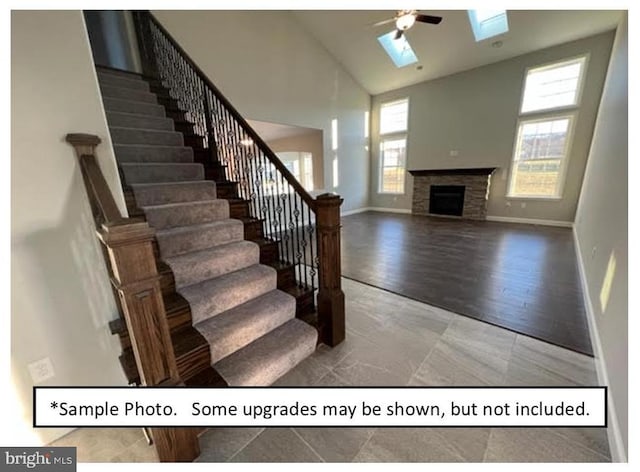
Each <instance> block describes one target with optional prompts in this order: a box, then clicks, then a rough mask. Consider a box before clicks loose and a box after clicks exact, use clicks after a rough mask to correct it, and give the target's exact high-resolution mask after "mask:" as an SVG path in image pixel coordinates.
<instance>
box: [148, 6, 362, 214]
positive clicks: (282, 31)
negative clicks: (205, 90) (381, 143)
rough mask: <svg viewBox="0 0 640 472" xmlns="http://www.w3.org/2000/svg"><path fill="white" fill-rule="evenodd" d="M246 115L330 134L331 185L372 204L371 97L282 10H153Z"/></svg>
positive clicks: (349, 204) (327, 177) (327, 165)
mask: <svg viewBox="0 0 640 472" xmlns="http://www.w3.org/2000/svg"><path fill="white" fill-rule="evenodd" d="M153 13H154V15H156V17H157V18H158V20H159V21H160V22H161V23H162V24H163V25H164V26H165V27H166V28H167V30H168V31H169V32H170V33H171V35H172V36H173V37H174V38H175V39H176V40H177V41H178V43H179V44H180V45H181V46H182V47H183V48H184V49H185V51H186V52H187V53H188V54H189V55H190V56H191V57H192V58H193V59H194V61H195V62H196V63H197V64H198V66H199V67H200V68H201V69H202V70H203V71H204V72H205V73H206V74H207V75H208V76H209V79H211V81H212V82H213V83H214V84H216V86H217V87H218V88H219V89H220V90H221V91H222V93H223V94H225V95H226V96H227V98H228V99H229V100H230V101H231V103H233V105H234V106H235V107H236V108H237V109H238V111H239V112H240V113H241V114H242V115H243V116H244V117H245V118H247V117H250V118H252V119H255V120H260V121H271V122H274V123H282V124H289V125H295V126H305V127H309V128H317V129H321V130H323V135H324V187H325V188H326V189H327V190H330V191H335V192H337V193H339V194H340V195H342V197H343V198H344V199H345V201H344V204H343V207H342V208H343V210H349V209H354V208H361V207H366V206H367V203H368V196H369V195H368V193H369V153H368V151H367V150H366V148H365V146H366V144H367V141H368V140H367V139H365V137H364V118H365V112H367V111H368V110H369V106H370V97H369V94H368V93H367V92H366V91H365V90H364V89H363V88H362V87H360V86H359V85H358V84H357V83H356V82H355V81H354V80H353V78H352V77H351V76H350V75H349V74H348V73H347V72H346V71H345V69H344V68H343V67H342V66H341V65H340V64H339V63H338V62H337V61H336V60H335V59H334V58H333V57H332V56H331V55H330V54H329V53H328V52H327V50H326V49H324V47H322V46H321V45H320V43H319V42H318V41H317V40H316V39H314V38H313V37H312V36H310V35H309V34H308V33H307V32H306V31H305V30H304V29H302V27H301V26H300V25H299V24H298V22H297V21H296V20H295V18H294V17H293V16H292V15H291V13H288V12H283V11H154V12H153ZM334 118H337V120H338V162H339V179H338V180H339V186H338V188H337V189H333V188H332V170H331V169H332V168H331V165H332V158H333V156H332V151H331V120H332V119H334Z"/></svg>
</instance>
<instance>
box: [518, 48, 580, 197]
mask: <svg viewBox="0 0 640 472" xmlns="http://www.w3.org/2000/svg"><path fill="white" fill-rule="evenodd" d="M589 57H590V54H589V53H585V54H579V55H576V56H572V57H566V58H563V59H559V60H555V61H550V62H546V63H544V64H537V65H535V66H531V67H527V68H526V69H525V71H524V77H523V79H522V92H521V93H520V104H519V108H518V120H517V122H516V128H515V136H514V140H513V141H514V142H513V150H512V152H511V163H510V166H509V174H508V176H507V195H506V198H507V199H511V200H547V201H549V200H562V199H563V198H564V188H565V184H566V180H567V169H568V168H569V161H570V159H571V149H572V148H573V137H574V133H575V128H576V124H577V121H578V111H579V109H580V104H581V103H582V93H583V90H584V86H585V81H586V76H587V68H588V66H589ZM577 59H584V62H583V64H582V68H581V69H580V75H579V76H578V90H577V92H576V100H575V103H574V104H572V105H561V106H557V107H551V108H543V109H540V110H531V111H526V112H523V111H522V105H523V104H524V94H525V91H526V90H525V89H526V85H527V76H528V75H529V72H530V71H532V70H536V69H544V68H552V67H557V66H559V65H561V64H563V63H567V62H572V61H575V60H577ZM566 117H569V118H570V121H569V129H568V130H567V140H566V143H565V153H564V158H563V159H562V162H561V165H560V170H559V172H558V188H557V193H556V195H552V196H545V195H520V194H513V193H512V179H513V177H514V171H515V163H516V160H515V157H516V152H517V150H518V147H519V144H520V143H519V135H520V127H521V126H522V124H523V123H534V122H540V121H552V120H556V119H562V118H566Z"/></svg>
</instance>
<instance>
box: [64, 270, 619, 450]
mask: <svg viewBox="0 0 640 472" xmlns="http://www.w3.org/2000/svg"><path fill="white" fill-rule="evenodd" d="M343 289H344V292H345V294H346V299H347V339H346V340H345V341H344V342H343V343H342V344H341V345H339V346H337V347H336V348H334V349H329V348H326V347H325V346H320V348H319V349H318V350H317V352H316V353H315V354H313V355H312V356H311V357H310V358H308V359H307V360H305V361H304V362H303V363H302V364H300V365H299V366H298V367H296V368H295V369H294V370H292V371H291V372H289V373H288V374H287V375H286V376H284V377H283V378H281V379H280V380H278V382H277V383H276V385H281V386H287V385H304V386H316V385H317V386H323V385H335V386H349V385H392V386H393V385H425V386H428V385H444V386H450V385H456V386H457V385H470V386H484V385H514V386H517V385H532V386H537V385H541V386H546V385H553V386H564V385H597V381H596V374H595V367H594V363H593V359H592V358H590V357H587V356H584V355H581V354H577V353H575V352H573V351H569V350H566V349H563V348H560V347H557V346H554V345H551V344H547V343H545V342H541V341H538V340H536V339H533V338H528V337H526V336H522V335H519V334H516V333H513V332H511V331H507V330H505V329H502V328H498V327H494V326H492V325H489V324H486V323H482V322H480V321H476V320H473V319H471V318H466V317H463V316H460V315H456V314H454V313H450V312H447V311H445V310H442V309H439V308H434V307H431V306H429V305H425V304H423V303H419V302H416V301H413V300H409V299H406V298H403V297H401V296H398V295H394V294H392V293H389V292H385V291H383V290H379V289H377V288H373V287H370V286H367V285H364V284H360V283H358V282H354V281H352V280H348V279H343ZM53 445H59V446H64V445H77V446H78V460H79V461H81V462H111V461H121V462H142V461H145V462H151V461H155V460H157V456H156V455H155V451H154V449H153V448H152V447H149V446H147V445H146V442H145V440H144V437H143V435H142V432H141V430H137V429H136V430H113V429H112V430H106V429H102V430H101V429H84V430H76V431H74V432H72V433H71V434H69V435H67V436H65V437H64V438H61V439H60V440H58V441H56V443H54V444H53ZM200 445H201V450H202V454H201V456H200V457H199V458H198V460H199V461H201V462H213V461H232V462H321V461H325V462H350V461H356V462H370V461H374V462H383V461H385V462H386V461H389V462H409V461H411V462H456V461H470V462H482V461H491V462H509V461H516V462H528V461H542V462H561V461H569V462H607V461H609V460H610V459H609V447H608V443H607V436H606V430H605V429H603V428H592V429H579V428H561V429H556V428H554V429H526V428H522V429H501V428H484V429H469V428H466V429H465V428H454V429H450V428H446V429H443V428H441V429H439V428H413V429H412V428H406V429H383V428H380V429H367V428H351V429H349V428H347V429H343V428H323V429H320V428H295V429H261V428H243V429H210V430H208V431H207V432H206V433H204V434H203V435H202V436H201V438H200Z"/></svg>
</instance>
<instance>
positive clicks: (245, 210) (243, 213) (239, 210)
mask: <svg viewBox="0 0 640 472" xmlns="http://www.w3.org/2000/svg"><path fill="white" fill-rule="evenodd" d="M229 212H230V214H231V218H247V217H249V202H247V201H234V202H229Z"/></svg>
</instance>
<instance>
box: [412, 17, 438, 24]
mask: <svg viewBox="0 0 640 472" xmlns="http://www.w3.org/2000/svg"><path fill="white" fill-rule="evenodd" d="M416 21H419V22H421V23H429V24H432V25H438V24H440V22H441V21H442V17H441V16H430V15H416Z"/></svg>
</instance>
